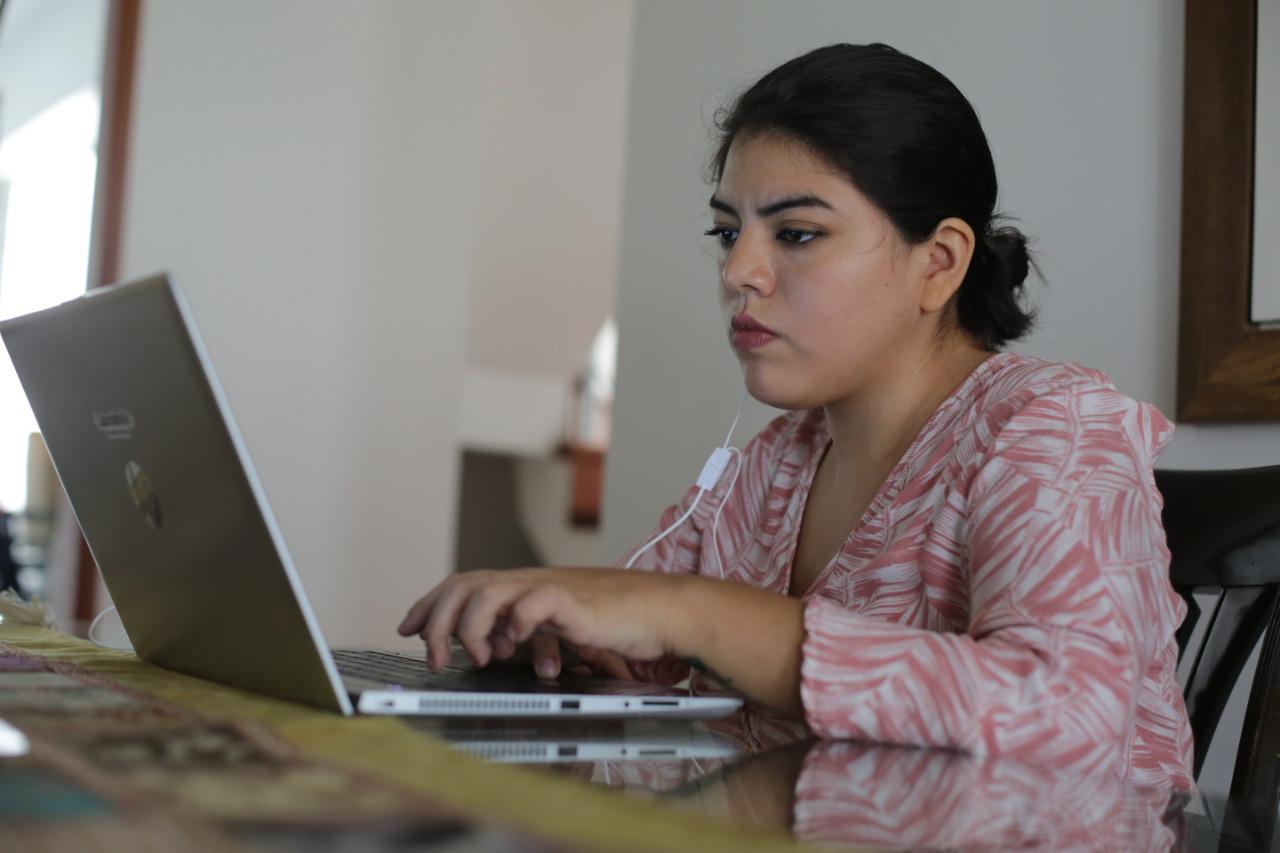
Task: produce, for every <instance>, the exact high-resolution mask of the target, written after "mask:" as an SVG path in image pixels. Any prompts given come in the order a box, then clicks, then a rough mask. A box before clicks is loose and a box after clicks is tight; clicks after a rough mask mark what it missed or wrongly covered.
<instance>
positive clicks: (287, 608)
mask: <svg viewBox="0 0 1280 853" xmlns="http://www.w3.org/2000/svg"><path fill="white" fill-rule="evenodd" d="M0 338H3V340H4V344H5V346H6V347H7V348H8V350H9V355H10V357H11V358H12V361H13V365H14V367H15V369H16V370H17V373H18V377H19V379H20V380H21V382H22V387H23V390H24V391H25V392H26V394H27V398H28V399H29V400H30V402H31V408H32V410H33V411H34V412H35V416H36V421H37V422H38V423H39V425H40V431H41V432H42V433H43V436H44V440H45V444H46V445H47V446H48V448H49V455H50V457H51V458H52V460H53V464H54V468H55V469H56V470H57V473H58V477H59V478H60V479H61V481H62V485H63V488H64V489H65V490H66V493H67V497H68V498H69V499H70V502H71V507H72V509H73V511H74V512H75V515H76V519H77V521H78V522H79V523H80V528H81V530H82V531H83V533H84V538H85V542H86V543H87V544H88V546H89V550H90V551H91V552H92V554H93V557H94V559H95V560H96V561H97V564H98V566H99V568H100V569H101V571H102V577H103V580H104V581H105V582H106V585H107V589H108V590H109V591H110V593H111V597H112V599H113V600H114V602H115V605H116V608H117V610H118V611H119V616H120V620H121V622H122V623H123V625H124V628H125V631H126V632H127V633H128V635H129V639H130V641H131V642H132V644H133V647H134V650H135V652H136V653H137V654H138V656H139V657H140V658H142V659H143V660H146V661H149V662H151V663H154V664H156V665H158V666H162V667H165V668H167V669H171V670H175V671H177V672H182V673H186V674H189V675H194V676H197V677H200V678H205V679H209V680H210V681H217V682H220V683H223V684H229V685H232V686H235V687H240V688H243V689H245V690H250V691H254V692H257V693H264V694H267V695H270V696H274V697H277V698H280V699H287V700H292V701H295V702H300V703H304V704H308V705H313V706H316V707H319V708H326V709H330V710H333V711H338V712H341V713H343V714H352V713H355V712H360V713H366V714H422V715H433V716H465V717H483V716H503V717H547V716H551V717H554V716H575V717H626V716H642V717H655V718H658V717H681V718H710V717H719V716H724V715H726V714H729V713H731V712H732V711H734V710H735V709H736V708H738V707H739V706H740V705H741V704H742V702H741V699H740V698H737V697H734V696H689V695H686V694H685V693H683V692H682V691H680V690H675V689H670V688H666V687H662V686H659V685H652V684H647V683H643V682H631V681H623V680H606V679H597V678H592V677H576V678H575V677H573V676H571V675H570V676H566V677H563V678H561V679H559V680H557V681H554V682H548V681H540V680H539V679H537V678H536V677H535V676H534V674H533V673H532V671H531V669H530V668H529V667H522V668H514V667H505V668H503V667H499V668H494V667H490V668H488V669H485V670H468V669H466V668H464V667H462V666H458V665H456V664H457V663H458V661H457V660H456V656H455V661H451V664H450V666H449V667H447V668H446V669H444V670H442V671H441V672H438V673H433V672H431V671H429V670H428V669H427V668H426V665H425V664H424V662H423V661H422V660H421V659H420V658H417V657H415V656H412V655H407V654H400V653H397V652H386V651H374V650H341V651H331V650H330V648H329V646H328V645H327V644H326V643H325V641H324V638H323V636H322V635H321V632H320V628H319V625H318V623H317V621H316V618H315V614H314V613H313V612H312V610H311V607H310V605H309V604H308V603H307V598H306V594H305V593H304V592H303V589H302V585H301V583H300V582H299V579H298V573H297V571H296V570H295V569H294V566H293V562H292V560H291V559H290V557H289V552H288V549H287V548H286V547H285V541H284V537H283V536H282V535H281V533H280V530H279V528H278V527H277V525H276V523H275V520H274V518H273V517H272V514H271V510H270V508H269V507H268V505H267V499H266V493H265V492H264V490H263V488H262V485H261V483H260V482H259V481H258V477H257V475H256V474H255V473H254V468H253V465H252V464H251V462H250V460H249V454H248V451H247V450H246V446H245V443H244V440H243V439H242V438H241V436H240V433H239V431H238V430H237V428H236V425H235V421H234V419H233V418H232V415H231V409H230V407H229V406H228V404H227V399H226V397H225V395H224V394H223V393H222V390H221V387H220V385H219V384H218V380H217V377H216V376H215V375H214V371H213V366H212V363H211V361H210V359H209V356H208V353H207V352H206V351H205V348H204V345H203V343H202V342H201V338H200V335H199V332H198V331H197V329H196V324H195V322H194V319H193V317H192V313H191V309H190V307H189V306H188V304H187V302H186V300H185V299H184V297H183V295H182V293H181V291H180V290H179V288H178V287H177V286H176V285H175V283H174V282H173V281H172V279H171V278H170V277H169V276H167V275H156V276H152V277H150V278H146V279H141V280H138V281H135V282H130V283H126V284H119V285H115V286H112V287H106V288H101V289H98V290H93V291H91V292H89V293H88V294H86V295H84V296H81V297H79V298H77V299H73V300H71V301H69V302H65V303H63V304H62V305H58V306H56V307H53V308H49V309H47V310H44V311H39V312H36V313H33V314H28V315H26V316H23V317H17V318H14V319H12V320H8V321H5V322H3V323H0ZM390 630H391V627H390V626H389V627H388V631H390Z"/></svg>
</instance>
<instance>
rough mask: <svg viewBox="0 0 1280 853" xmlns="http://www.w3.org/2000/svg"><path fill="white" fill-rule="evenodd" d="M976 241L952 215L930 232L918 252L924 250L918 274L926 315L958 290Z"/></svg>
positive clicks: (934, 310) (941, 307)
mask: <svg viewBox="0 0 1280 853" xmlns="http://www.w3.org/2000/svg"><path fill="white" fill-rule="evenodd" d="M975 245H976V241H975V238H974V234H973V229H972V228H970V227H969V224H968V223H967V222H965V221H964V220H963V219H959V218H956V217H954V216H952V217H948V218H947V219H944V220H942V221H941V222H939V223H938V227H937V228H935V229H934V230H933V234H931V235H930V236H929V238H928V239H927V240H925V241H924V243H922V244H921V245H919V246H917V247H916V250H917V251H920V252H923V253H924V259H923V262H924V271H923V272H922V273H921V280H920V284H921V288H920V310H921V312H923V313H925V314H932V313H935V312H937V311H941V310H942V309H943V308H945V307H946V305H947V303H948V302H950V301H951V297H952V296H953V295H954V294H955V292H956V291H957V290H959V289H960V284H961V283H962V282H963V281H964V275H965V273H966V272H968V270H969V262H970V261H971V260H972V259H973V251H974V248H975Z"/></svg>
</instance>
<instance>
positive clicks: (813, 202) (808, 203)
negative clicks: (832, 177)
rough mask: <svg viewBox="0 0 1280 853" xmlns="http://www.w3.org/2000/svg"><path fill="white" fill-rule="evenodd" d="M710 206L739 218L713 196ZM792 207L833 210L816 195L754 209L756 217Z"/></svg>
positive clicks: (796, 196) (785, 200) (795, 197)
mask: <svg viewBox="0 0 1280 853" xmlns="http://www.w3.org/2000/svg"><path fill="white" fill-rule="evenodd" d="M710 204H711V207H712V209H714V210H722V211H724V212H725V213H727V214H729V215H730V216H738V218H741V217H740V216H739V215H738V211H737V210H736V209H735V208H734V207H733V205H731V204H729V203H728V202H726V201H724V200H723V199H721V198H719V197H718V196H714V195H713V196H712V197H711V202H710ZM793 207H822V208H826V209H827V210H834V208H833V207H832V206H831V205H829V204H827V203H826V202H825V201H823V200H822V199H820V198H818V197H817V196H816V195H811V194H809V195H793V196H788V197H787V198H784V199H780V200H778V201H775V202H772V203H770V204H766V205H765V206H764V207H758V208H756V214H757V215H758V216H773V215H774V214H775V213H781V212H782V211H784V210H790V209H791V208H793Z"/></svg>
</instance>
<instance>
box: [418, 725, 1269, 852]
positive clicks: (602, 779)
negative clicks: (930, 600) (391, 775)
mask: <svg viewBox="0 0 1280 853" xmlns="http://www.w3.org/2000/svg"><path fill="white" fill-rule="evenodd" d="M411 725H413V726H415V727H416V728H420V729H422V730H423V731H427V732H429V733H431V734H433V735H436V736H439V737H443V738H445V739H446V740H449V741H450V742H451V743H452V744H453V745H454V746H456V747H457V748H459V749H462V750H464V751H466V752H470V753H471V754H474V755H478V756H480V757H483V758H486V759H488V760H492V761H499V762H506V763H521V764H535V765H541V766H543V767H544V768H545V770H546V772H550V773H557V774H561V775H567V776H571V777H574V778H577V779H581V780H583V781H586V782H590V783H593V784H597V785H602V786H607V787H609V788H613V789H617V790H619V791H621V792H623V794H624V795H626V796H636V797H644V798H648V799H652V800H655V801H658V802H661V803H663V804H668V805H670V806H671V807H673V808H678V809H688V810H692V811H695V812H699V813H703V814H708V815H711V816H714V817H717V818H720V819H724V820H727V821H730V822H732V823H734V824H735V825H738V826H741V827H746V828H752V829H761V830H773V831H784V832H789V833H791V834H792V835H793V836H794V837H795V838H796V839H797V840H800V841H804V842H813V843H816V844H820V845H822V846H824V847H826V846H831V845H836V846H838V847H839V846H846V845H847V846H860V847H870V848H887V849H911V850H916V849H923V850H952V849H964V850H1003V849H1018V850H1053V851H1065V850H1081V851H1084V850H1090V851H1092V850H1100V851H1101V850H1108V851H1109V850H1116V851H1146V850H1158V851H1164V850H1217V851H1234V850H1241V851H1244V850H1258V849H1265V848H1263V847H1262V846H1260V845H1262V844H1264V843H1265V838H1267V837H1270V832H1271V827H1266V828H1265V832H1264V831H1263V830H1262V829H1261V828H1260V827H1259V824H1260V823H1262V822H1263V821H1259V820H1256V819H1254V820H1248V819H1247V818H1246V817H1245V812H1243V811H1242V810H1240V809H1235V808H1234V807H1233V806H1232V804H1226V807H1225V808H1222V809H1218V810H1217V812H1218V813H1217V814H1213V812H1214V810H1208V811H1207V812H1206V810H1205V809H1204V808H1203V804H1201V803H1199V802H1198V798H1197V797H1196V795H1194V794H1193V793H1188V792H1183V791H1178V790H1173V789H1170V788H1143V787H1138V786H1134V785H1131V784H1127V783H1125V782H1122V781H1121V780H1120V779H1118V778H1117V777H1116V776H1115V775H1114V774H1111V773H1108V772H1097V773H1092V774H1082V773H1064V772H1059V771H1054V770H1053V769H1051V768H1044V767H1031V766H1027V765H1023V764H1018V763H1016V762H1012V761H1007V760H995V759H985V758H981V757H976V756H972V755H968V754H964V753H959V752H952V751H945V750H930V749H918V748H909V747H898V746H890V745H883V744H865V743H855V742H850V741H830V740H829V741H821V740H815V739H813V738H811V737H810V736H809V735H808V732H807V731H806V730H805V728H804V727H803V725H801V724H798V723H796V722H794V721H787V720H781V719H778V718H775V717H771V716H770V715H767V714H761V713H758V712H755V711H752V710H744V711H742V712H739V713H737V714H735V715H733V716H731V717H728V718H725V719H723V720H716V721H710V722H688V721H674V720H673V721H663V722H626V723H623V722H620V721H595V722H592V721H586V720H566V721H559V720H548V721H536V720H511V721H507V720H495V721H477V720H452V721H451V720H419V721H414V722H411Z"/></svg>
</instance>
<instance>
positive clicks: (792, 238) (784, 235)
mask: <svg viewBox="0 0 1280 853" xmlns="http://www.w3.org/2000/svg"><path fill="white" fill-rule="evenodd" d="M820 236H822V235H821V234H820V233H818V232H817V231H802V230H800V229H799V228H784V229H782V230H781V231H779V232H778V241H779V242H782V243H788V244H790V245H792V246H803V245H805V244H806V243H809V242H811V241H812V240H814V239H815V238H817V237H820Z"/></svg>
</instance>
